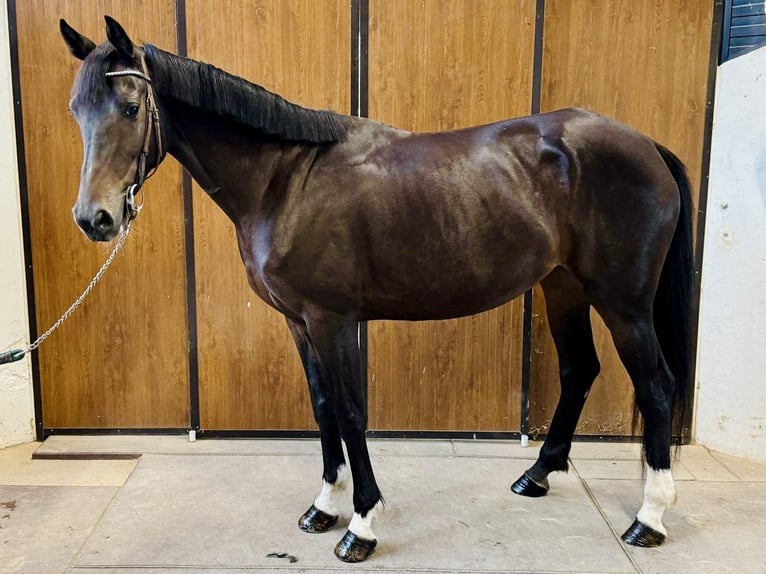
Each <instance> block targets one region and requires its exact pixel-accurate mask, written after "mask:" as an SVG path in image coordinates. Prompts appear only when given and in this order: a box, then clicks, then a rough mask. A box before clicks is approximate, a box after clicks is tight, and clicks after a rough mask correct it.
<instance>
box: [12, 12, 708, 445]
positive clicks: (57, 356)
mask: <svg viewBox="0 0 766 574" xmlns="http://www.w3.org/2000/svg"><path fill="white" fill-rule="evenodd" d="M712 4H713V3H710V2H686V1H683V0H662V1H661V0H647V1H646V2H635V0H632V1H631V0H603V1H601V0H598V1H596V0H546V1H545V2H540V1H538V0H416V1H414V0H352V1H351V2H349V0H231V1H229V2H226V3H224V4H221V5H220V6H219V5H218V4H215V10H211V7H212V6H213V3H212V2H210V1H209V0H143V1H141V2H135V1H128V0H101V1H100V2H98V3H93V2H81V1H78V0H24V1H23V2H22V1H20V0H16V1H15V2H14V1H13V0H11V3H10V5H11V8H12V9H11V12H12V16H13V15H15V23H16V31H17V38H18V61H17V62H14V65H17V66H18V70H19V77H20V91H21V107H22V110H23V132H22V135H23V145H24V150H25V154H26V155H25V158H26V182H27V185H26V196H27V199H28V202H27V203H28V209H27V211H28V216H29V228H28V229H27V230H26V231H27V233H28V234H29V238H30V244H31V263H32V266H33V278H34V308H35V319H36V322H37V325H38V327H39V330H42V329H44V328H47V326H48V325H50V324H51V323H53V322H54V321H55V320H56V318H57V317H58V316H59V314H60V313H61V312H62V311H63V310H64V309H66V307H67V306H68V305H69V304H70V302H71V301H72V300H73V299H74V298H75V297H76V296H77V295H78V294H79V293H80V292H81V290H82V289H83V287H84V286H85V285H86V284H87V283H88V281H89V280H90V278H91V277H92V276H93V274H94V273H95V271H96V270H97V269H98V267H99V266H100V265H101V263H102V262H103V260H104V259H105V257H106V256H107V254H108V253H109V250H110V246H105V245H95V244H92V243H90V242H89V241H87V240H86V239H85V238H84V237H83V235H82V234H81V233H80V231H79V230H78V229H77V228H76V226H75V225H74V223H73V222H72V218H71V212H70V209H71V206H72V204H73V203H74V200H75V196H76V192H77V186H78V180H79V165H80V162H81V160H82V151H81V150H82V143H81V140H80V135H79V132H78V129H77V126H76V124H75V122H74V120H73V119H72V118H71V117H70V116H69V115H68V114H67V113H66V108H67V101H68V99H69V91H70V88H71V85H72V83H73V80H74V75H75V72H76V70H77V67H78V65H79V62H77V61H76V60H75V59H74V58H73V57H72V56H70V55H69V53H68V52H67V50H66V48H65V46H64V43H63V41H62V40H61V38H60V36H59V31H58V19H59V18H61V17H64V18H66V19H67V20H68V21H69V22H70V23H71V24H72V25H73V26H74V27H75V28H77V29H78V30H80V31H82V32H84V33H85V34H87V35H88V36H90V37H91V38H92V39H94V40H96V41H98V42H100V41H102V40H103V39H104V38H105V33H104V24H103V15H104V14H110V15H112V16H114V17H115V18H117V19H118V20H119V21H120V22H121V23H123V24H124V26H125V28H126V30H127V31H128V32H129V33H130V34H131V35H132V36H133V38H134V39H135V40H136V41H139V42H140V41H144V40H145V41H147V42H151V43H153V44H156V45H158V46H159V47H161V48H164V49H167V50H170V51H174V52H177V51H179V50H186V52H187V53H188V55H189V56H190V57H192V58H195V59H199V60H203V61H206V62H209V63H211V64H214V65H216V66H218V67H220V68H223V69H225V70H227V71H229V72H232V73H234V74H238V75H240V76H243V77H245V78H246V79H248V80H251V81H253V82H256V83H258V84H261V85H263V86H264V87H266V88H267V89H270V90H273V91H276V92H278V93H279V94H281V95H283V96H284V97H286V98H288V99H290V100H292V101H294V102H296V103H299V104H302V105H304V106H309V107H315V108H325V109H332V110H336V111H339V112H343V113H349V112H350V111H351V101H352V94H354V93H355V95H356V96H357V98H358V100H359V101H360V102H361V104H362V109H363V110H365V109H366V112H367V114H368V115H369V117H370V118H372V119H375V120H378V121H382V122H386V123H390V124H393V125H395V126H398V127H401V128H405V129H411V130H425V131H430V130H444V129H452V128H459V127H465V126H471V125H476V124H482V123H488V122H492V121H496V120H501V119H505V118H508V117H513V116H521V115H527V114H529V113H530V112H532V111H533V110H534V109H536V108H538V107H539V109H540V110H542V111H545V110H550V109H555V108H559V107H565V106H572V105H578V106H584V107H589V108H592V109H594V110H596V111H599V112H602V113H605V114H607V115H611V116H614V117H616V118H617V119H619V120H622V121H624V122H626V123H628V124H630V125H632V126H634V127H636V128H638V129H639V130H641V131H644V132H645V133H647V134H648V135H650V136H652V137H654V138H655V139H656V140H657V141H659V142H661V143H663V144H665V145H667V146H669V147H670V148H671V149H673V150H674V151H675V152H676V153H677V154H678V155H679V156H680V157H681V158H682V159H683V160H684V161H685V162H686V163H687V165H688V167H689V173H690V175H691V178H692V181H693V183H694V184H695V193H697V191H698V190H699V184H700V174H701V170H702V165H703V146H704V142H703V140H704V136H705V125H706V124H705V121H706V110H707V103H706V90H707V87H708V82H709V78H708V74H709V67H708V66H709V61H710V52H711V30H712V27H713V6H712ZM541 10H542V12H538V11H541ZM352 15H359V16H361V18H362V21H359V22H352ZM356 26H358V28H359V29H360V30H361V32H362V37H361V38H356V37H354V38H353V40H352V30H353V29H355V28H356ZM536 30H539V31H541V32H542V33H543V34H542V36H538V37H537V38H536ZM360 46H361V47H362V49H363V53H359V54H357V53H356V52H357V50H358V49H359V47H360ZM364 47H367V48H368V50H367V51H364ZM536 51H537V56H538V58H537V60H536ZM535 61H537V62H538V63H539V64H540V65H537V66H536V65H535ZM357 72H358V75H357ZM536 94H537V95H539V97H537V96H536ZM145 192H146V193H145V195H146V204H145V209H144V210H143V212H142V213H141V215H140V217H139V218H138V220H137V221H136V224H135V230H134V233H133V236H131V238H130V239H129V241H128V243H127V245H126V247H125V250H124V252H123V253H122V254H121V255H120V256H119V257H118V258H117V260H116V262H115V264H114V266H113V269H111V270H110V271H109V273H107V275H106V276H105V278H104V280H103V281H102V283H101V284H100V285H99V286H98V287H97V288H96V290H95V291H94V292H93V294H92V295H91V297H90V298H89V299H88V300H87V301H86V302H85V304H84V305H83V306H82V308H81V309H80V310H79V311H78V312H77V313H76V314H75V315H74V316H73V317H72V318H71V319H70V320H69V322H68V323H66V324H65V325H64V326H63V327H62V328H61V330H60V331H58V332H57V333H56V334H55V335H53V336H52V337H51V339H50V340H49V341H48V342H46V343H45V344H44V345H43V346H42V347H41V348H40V353H39V377H38V378H39V387H40V391H41V395H42V403H43V424H44V427H45V429H46V431H50V432H55V431H57V430H60V429H66V428H82V429H99V428H100V429H122V428H145V429H159V428H177V429H182V428H190V427H195V426H197V425H198V426H199V428H200V429H201V430H203V431H214V430H233V431H249V430H305V429H314V428H315V425H314V421H313V418H312V415H311V408H310V402H309V396H308V392H307V389H306V383H305V380H304V376H303V372H302V368H301V365H300V360H299V357H298V354H297V352H296V350H295V348H294V345H293V342H292V339H291V337H290V335H289V332H288V330H287V327H286V324H285V321H284V319H283V317H282V316H281V315H279V314H278V313H276V312H274V311H273V310H272V309H271V308H269V307H268V306H267V305H265V304H264V303H263V302H262V301H261V300H260V299H258V298H257V297H256V296H255V294H254V293H253V292H252V291H251V290H250V288H249V286H248V284H247V280H246V277H245V271H244V267H243V265H242V262H241V260H240V257H239V253H238V249H237V242H236V238H235V234H234V229H233V225H232V224H231V223H230V222H229V221H228V219H227V218H226V217H225V216H224V215H223V213H222V212H221V211H220V210H219V209H218V208H217V207H216V206H215V205H214V204H213V202H212V201H211V200H210V198H209V197H207V196H206V195H205V193H204V192H203V191H202V190H201V189H199V188H198V187H197V186H196V185H190V184H188V179H184V178H183V177H182V169H181V168H180V166H179V165H178V164H177V163H176V162H175V161H174V160H173V159H172V158H168V159H167V160H166V161H165V163H164V164H163V166H162V167H161V169H160V170H159V172H158V174H157V175H156V176H155V177H154V178H153V179H152V180H151V181H150V182H148V183H147V185H146V188H145ZM533 302H534V308H533V312H532V316H531V321H532V333H531V357H524V356H523V353H522V323H523V308H522V307H523V306H522V303H521V301H520V300H517V301H512V302H510V303H508V304H506V305H504V306H502V307H500V308H498V309H495V310H493V311H489V312H487V313H483V314H480V315H477V316H475V317H469V318H465V319H458V320H452V321H436V322H424V323H404V322H399V323H394V322H374V323H370V324H369V325H368V338H367V341H366V342H367V350H368V381H369V397H370V427H371V428H372V429H378V430H399V431H477V432H478V431H492V432H506V433H507V432H516V431H519V430H520V429H521V424H522V419H521V413H522V402H523V400H522V381H521V373H522V364H523V363H524V361H531V365H532V368H531V385H530V394H529V406H530V412H529V417H530V419H529V423H530V428H531V430H532V432H533V433H538V432H539V433H545V431H546V430H547V428H548V425H549V424H550V418H551V415H552V412H553V409H554V408H555V404H556V401H557V398H558V374H557V360H556V355H555V351H554V348H553V344H552V341H551V339H550V335H549V333H548V329H547V325H546V322H545V307H544V302H543V298H542V293H541V291H540V290H539V289H537V290H535V292H534V296H533ZM594 321H595V322H596V324H597V326H596V339H597V348H598V351H599V354H600V357H601V362H602V365H603V370H602V375H601V376H600V377H599V380H597V382H596V385H595V388H594V391H593V392H592V393H591V396H590V398H589V401H588V404H587V406H586V410H585V413H584V416H583V418H582V420H581V424H580V426H579V427H578V432H579V433H580V434H598V435H626V434H630V433H631V430H632V429H631V424H630V417H631V415H632V402H633V400H632V388H631V385H630V382H629V381H628V379H627V375H626V374H625V372H624V369H623V368H622V366H621V365H620V363H619V361H618V359H617V357H616V353H615V352H614V349H613V347H612V344H611V337H610V336H609V334H608V332H607V331H606V330H605V328H604V327H603V326H602V325H601V324H600V322H599V319H598V318H597V317H594Z"/></svg>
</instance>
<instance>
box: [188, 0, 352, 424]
mask: <svg viewBox="0 0 766 574" xmlns="http://www.w3.org/2000/svg"><path fill="white" fill-rule="evenodd" d="M186 14H187V21H186V26H187V28H186V29H187V35H188V46H189V48H188V49H189V56H190V57H191V58H194V59H197V60H203V61H205V62H210V63H213V64H215V65H216V66H218V67H219V68H223V69H225V70H226V71H228V72H232V73H234V74H237V75H239V76H242V77H244V78H247V79H248V80H251V81H253V82H256V83H258V84H260V85H262V86H264V87H265V88H267V89H269V90H272V91H275V92H277V93H279V94H280V95H282V96H284V97H285V98H287V99H288V100H291V101H294V102H297V103H300V104H302V105H304V106H308V107H314V108H323V109H331V110H335V111H338V112H342V113H348V112H349V109H350V107H351V103H350V91H349V90H350V85H351V72H350V67H351V60H350V51H351V15H350V11H349V5H348V2H347V1H344V0H322V1H312V2H306V1H305V0H255V1H254V0H250V1H247V2H229V3H228V4H227V9H226V10H222V11H219V12H216V15H215V17H211V13H210V2H209V1H208V0H187V1H186ZM194 187H195V189H194V194H193V198H194V244H195V252H194V254H195V266H196V277H197V321H198V322H197V329H198V340H199V350H200V352H199V389H200V419H201V427H202V428H203V429H310V428H315V423H314V420H313V415H312V412H311V403H310V399H309V394H308V387H307V385H306V381H305V378H304V375H303V369H302V367H301V362H300V357H299V356H298V352H297V351H296V349H295V345H294V343H293V341H292V338H291V336H290V333H289V331H288V329H287V324H286V322H285V319H284V317H282V315H281V314H279V313H278V312H276V311H274V310H273V309H271V307H269V306H267V305H266V304H265V303H264V302H262V301H261V300H260V299H259V298H258V297H257V296H256V295H255V293H254V292H253V291H252V290H251V289H250V287H249V286H248V283H247V278H246V276H245V268H244V266H243V265H242V261H241V259H240V257H239V251H238V248H237V241H236V238H235V233H234V227H233V225H232V223H231V222H230V221H229V220H228V219H227V218H226V217H225V216H224V214H223V213H222V212H221V210H220V209H219V208H218V207H217V206H216V205H215V204H214V203H213V202H212V201H211V200H210V198H208V197H205V194H204V192H203V191H202V190H201V189H200V188H199V187H197V186H196V185H195V186H194Z"/></svg>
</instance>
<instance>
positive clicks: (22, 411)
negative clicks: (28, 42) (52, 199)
mask: <svg viewBox="0 0 766 574" xmlns="http://www.w3.org/2000/svg"><path fill="white" fill-rule="evenodd" d="M9 46H10V44H9V37H8V10H7V6H6V0H0V351H5V350H6V345H10V344H12V343H13V342H18V341H19V340H22V339H24V338H25V337H26V336H27V333H28V332H29V330H28V328H27V304H26V301H27V298H26V292H25V280H24V263H23V253H24V250H23V244H22V234H21V215H20V214H21V210H20V207H19V179H18V170H17V165H16V135H15V134H16V131H15V126H14V120H13V92H12V89H11V60H10V48H9ZM17 346H18V345H17ZM31 381H32V376H31V374H30V369H29V360H28V359H26V358H25V359H24V360H23V361H20V362H18V363H14V364H11V365H0V448H3V447H6V446H9V445H11V444H17V443H20V442H25V441H29V440H32V439H33V438H34V409H33V403H32V383H31Z"/></svg>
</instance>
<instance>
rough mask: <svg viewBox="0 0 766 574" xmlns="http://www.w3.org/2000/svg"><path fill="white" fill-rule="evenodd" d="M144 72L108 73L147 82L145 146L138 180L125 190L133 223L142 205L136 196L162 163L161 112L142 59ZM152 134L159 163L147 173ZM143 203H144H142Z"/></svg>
mask: <svg viewBox="0 0 766 574" xmlns="http://www.w3.org/2000/svg"><path fill="white" fill-rule="evenodd" d="M141 68H142V71H138V70H131V69H127V70H117V71H115V72H107V73H106V76H107V77H109V78H112V77H116V76H134V77H136V78H141V79H142V80H144V81H145V82H146V128H145V131H144V145H143V146H142V148H141V153H140V154H139V156H138V168H137V169H136V178H135V180H134V181H133V183H132V184H131V185H129V186H128V187H127V189H126V190H125V213H126V215H127V218H128V221H132V220H133V219H135V218H136V216H137V215H138V212H139V210H140V209H141V205H140V204H139V205H136V195H137V194H138V192H139V191H141V186H143V185H144V182H145V181H146V180H147V179H149V178H150V177H151V176H153V175H154V172H156V171H157V168H158V167H159V165H160V162H161V161H162V156H163V151H162V130H161V127H160V110H159V108H158V107H157V101H156V99H155V98H154V90H153V89H152V79H151V78H150V77H149V75H148V74H147V70H146V62H145V61H144V59H143V58H141ZM152 133H154V140H155V152H156V156H157V161H156V162H155V163H154V167H152V169H151V171H150V172H149V173H146V159H147V158H148V157H149V144H150V142H151V138H152ZM142 203H143V202H142Z"/></svg>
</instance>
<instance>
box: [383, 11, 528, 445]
mask: <svg viewBox="0 0 766 574" xmlns="http://www.w3.org/2000/svg"><path fill="white" fill-rule="evenodd" d="M534 18H535V2H534V0H524V1H518V2H508V1H504V0H475V1H471V0H447V1H442V0H425V1H422V2H410V1H409V0H385V1H383V0H371V1H370V35H369V50H370V52H369V66H370V68H369V115H370V117H371V118H372V119H375V120H379V121H383V122H386V123H391V124H393V125H395V126H397V127H401V128H405V129H411V130H423V131H431V130H445V129H452V128H458V127H466V126H470V125H476V124H481V123H488V122H491V121H495V120H500V119H504V118H508V117H513V116H519V115H525V114H527V113H529V109H530V97H531V81H532V61H533V57H532V56H533V42H534ZM521 317H522V306H521V301H520V300H516V301H513V302H512V303H509V304H507V305H504V306H503V307H501V308H499V309H496V310H493V311H490V312H488V313H483V314H481V315H477V316H474V317H469V318H466V319H459V320H453V321H439V322H426V323H416V324H406V323H392V322H376V323H370V325H369V336H370V342H369V367H370V371H369V381H370V427H371V428H375V429H396V430H402V429H406V430H475V431H518V430H519V412H520V388H521V377H520V373H521V362H520V359H521Z"/></svg>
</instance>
